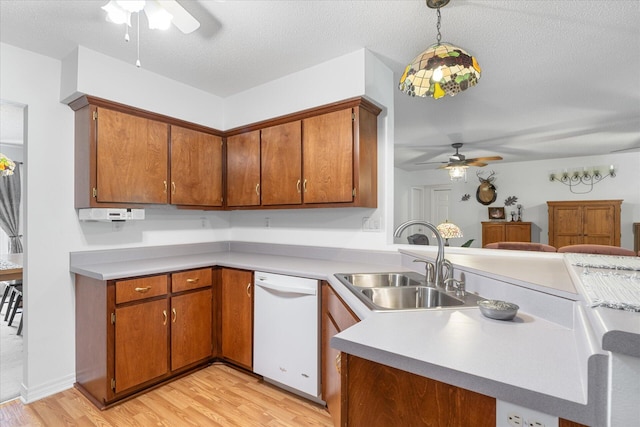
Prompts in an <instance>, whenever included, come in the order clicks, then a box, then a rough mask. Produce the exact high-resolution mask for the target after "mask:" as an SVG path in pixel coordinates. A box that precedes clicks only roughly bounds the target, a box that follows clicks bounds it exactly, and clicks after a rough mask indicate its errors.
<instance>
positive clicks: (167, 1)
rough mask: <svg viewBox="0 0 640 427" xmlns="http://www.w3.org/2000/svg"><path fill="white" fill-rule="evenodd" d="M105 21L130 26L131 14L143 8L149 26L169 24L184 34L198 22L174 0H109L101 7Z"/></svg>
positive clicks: (191, 30) (194, 28) (152, 27)
mask: <svg viewBox="0 0 640 427" xmlns="http://www.w3.org/2000/svg"><path fill="white" fill-rule="evenodd" d="M102 9H104V10H105V11H106V12H107V21H109V22H113V23H115V24H127V25H128V26H131V14H132V13H139V12H141V11H143V10H144V13H145V15H146V16H147V20H148V21H149V28H151V29H167V28H169V26H170V25H171V24H173V25H174V26H175V27H176V28H178V29H179V30H180V31H182V32H183V33H184V34H189V33H192V32H194V31H195V30H197V29H198V28H199V27H200V23H199V22H198V20H197V19H196V18H194V17H193V16H192V15H191V14H190V13H189V12H187V11H186V10H185V9H184V8H183V7H182V6H181V5H180V4H179V3H178V2H177V1H176V0H147V1H144V0H110V1H109V3H107V4H106V5H104V6H103V7H102Z"/></svg>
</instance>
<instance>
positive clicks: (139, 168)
mask: <svg viewBox="0 0 640 427" xmlns="http://www.w3.org/2000/svg"><path fill="white" fill-rule="evenodd" d="M97 111H98V119H97V134H96V137H97V144H96V185H97V195H96V199H97V201H98V202H119V203H167V201H168V197H167V172H168V143H169V141H168V135H169V132H168V125H167V124H165V123H161V122H158V121H155V120H149V119H145V118H142V117H137V116H132V115H129V114H125V113H120V112H118V111H113V110H109V109H105V108H98V109H97Z"/></svg>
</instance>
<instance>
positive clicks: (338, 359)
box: [336, 353, 342, 373]
mask: <svg viewBox="0 0 640 427" xmlns="http://www.w3.org/2000/svg"><path fill="white" fill-rule="evenodd" d="M341 361H342V353H338V354H337V355H336V371H338V373H340V362H341Z"/></svg>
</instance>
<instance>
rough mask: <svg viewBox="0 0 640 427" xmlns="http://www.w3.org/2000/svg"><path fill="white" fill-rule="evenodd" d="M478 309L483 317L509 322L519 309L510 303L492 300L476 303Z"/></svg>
mask: <svg viewBox="0 0 640 427" xmlns="http://www.w3.org/2000/svg"><path fill="white" fill-rule="evenodd" d="M478 307H479V308H480V312H481V313H482V314H483V315H484V316H485V317H488V318H490V319H496V320H511V319H513V318H514V317H516V314H517V313H518V309H519V308H520V307H518V306H517V305H516V304H513V303H511V302H507V301H500V300H492V299H491V300H482V301H478Z"/></svg>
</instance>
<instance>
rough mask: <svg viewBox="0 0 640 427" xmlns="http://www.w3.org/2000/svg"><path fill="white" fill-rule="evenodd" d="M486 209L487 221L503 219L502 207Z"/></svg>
mask: <svg viewBox="0 0 640 427" xmlns="http://www.w3.org/2000/svg"><path fill="white" fill-rule="evenodd" d="M488 209H489V219H505V216H504V207H502V208H488Z"/></svg>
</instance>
